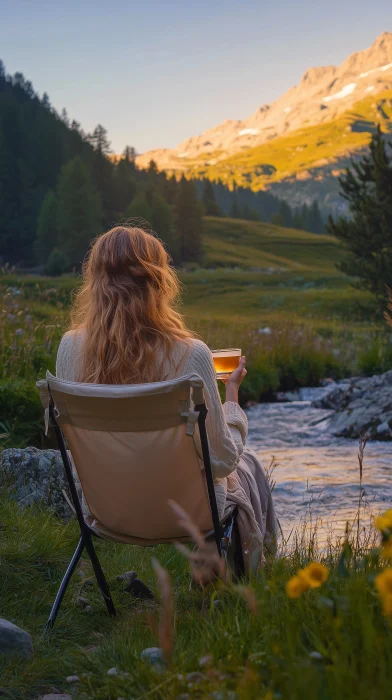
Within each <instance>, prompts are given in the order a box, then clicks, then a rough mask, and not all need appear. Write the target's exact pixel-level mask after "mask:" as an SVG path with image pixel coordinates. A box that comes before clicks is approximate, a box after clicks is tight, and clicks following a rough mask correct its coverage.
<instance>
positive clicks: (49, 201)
mask: <svg viewBox="0 0 392 700" xmlns="http://www.w3.org/2000/svg"><path fill="white" fill-rule="evenodd" d="M57 206H58V204H57V197H56V195H55V193H54V192H53V190H48V192H47V193H46V195H45V199H44V201H43V202H42V206H41V210H40V213H39V215H38V222H37V238H36V240H35V245H34V248H35V256H36V260H37V262H38V263H43V262H46V261H47V260H48V258H49V255H50V253H51V252H52V250H53V249H54V248H55V247H56V246H57Z"/></svg>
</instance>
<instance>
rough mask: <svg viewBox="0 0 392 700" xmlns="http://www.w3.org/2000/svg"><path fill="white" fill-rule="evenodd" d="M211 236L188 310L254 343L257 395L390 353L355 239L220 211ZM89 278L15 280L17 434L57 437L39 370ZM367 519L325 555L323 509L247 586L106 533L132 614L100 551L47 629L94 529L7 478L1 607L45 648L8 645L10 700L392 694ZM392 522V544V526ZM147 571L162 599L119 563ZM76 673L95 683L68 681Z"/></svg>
mask: <svg viewBox="0 0 392 700" xmlns="http://www.w3.org/2000/svg"><path fill="white" fill-rule="evenodd" d="M204 245H205V259H204V264H203V267H201V268H193V267H191V268H189V269H183V270H181V271H180V277H181V281H182V283H183V300H182V301H183V306H182V310H183V312H184V314H185V317H186V320H187V322H188V324H189V326H191V327H192V328H193V329H195V330H196V331H197V332H198V333H199V334H200V335H201V336H202V337H203V338H204V339H205V340H206V342H207V343H208V344H209V345H210V346H211V347H225V346H241V347H242V349H243V351H244V352H245V353H246V355H247V357H248V376H247V378H246V382H245V384H244V387H243V390H242V395H241V400H242V402H243V403H245V402H246V401H249V400H256V401H257V400H259V399H260V398H268V397H271V395H272V393H273V392H274V391H276V390H277V389H290V388H293V387H295V386H301V385H309V384H317V383H318V382H319V381H320V380H321V379H322V378H324V377H326V376H335V377H339V376H343V375H345V374H349V373H352V372H363V373H372V372H374V371H382V370H383V369H386V368H387V367H389V366H390V362H391V343H390V336H389V335H388V333H387V331H386V330H385V324H384V322H383V319H382V316H380V315H379V314H378V313H377V309H376V307H375V306H374V303H373V301H372V299H371V298H370V296H369V295H368V294H367V293H364V292H363V291H361V290H358V289H354V288H353V287H351V286H350V283H349V280H347V279H346V278H345V277H343V276H342V275H341V274H340V273H339V271H338V270H337V269H336V263H337V262H338V261H339V259H340V257H341V251H340V249H339V247H338V245H337V244H336V242H335V241H334V239H332V238H331V237H329V236H314V235H312V234H306V233H304V232H302V231H301V232H300V231H291V230H288V229H280V228H278V227H276V226H272V225H269V224H259V223H252V222H241V221H234V220H232V221H231V220H227V219H224V220H223V219H212V218H211V219H206V220H205V230H204ZM78 283H79V280H78V278H77V277H76V276H63V277H60V278H48V277H37V276H32V275H30V276H29V275H21V274H15V273H13V274H11V273H10V271H9V270H8V269H3V271H2V274H1V275H0V297H1V299H2V308H1V316H0V341H1V344H0V347H1V350H0V434H1V437H0V445H2V446H3V447H10V446H17V445H19V446H24V445H27V444H35V445H38V446H43V445H44V444H46V445H50V444H53V443H50V441H49V442H46V443H44V442H43V434H42V433H43V431H42V409H41V405H40V402H39V399H38V395H37V392H36V389H35V381H36V380H37V379H38V378H40V377H42V376H43V375H44V373H45V371H46V369H50V370H51V371H52V372H53V371H54V369H55V355H56V349H57V345H58V342H59V339H60V337H61V335H62V333H63V331H64V329H65V328H66V326H67V323H68V314H69V307H70V302H71V299H72V294H73V291H74V289H75V287H76V286H77V285H78ZM388 363H389V364H388ZM0 449H1V447H0ZM2 476H4V475H2ZM360 516H361V499H359V513H358V518H357V520H356V521H355V522H354V523H351V524H350V525H349V526H348V529H347V538H346V541H345V542H342V541H341V542H333V541H331V542H330V543H329V544H328V546H327V547H325V548H324V549H323V550H322V551H319V550H318V548H317V522H313V521H312V518H311V514H310V519H309V521H308V522H306V523H302V526H301V528H300V529H299V531H297V532H294V533H291V535H290V537H288V534H289V533H285V535H286V537H287V538H288V539H289V542H287V543H285V541H282V542H281V551H280V556H279V557H278V558H275V559H267V561H266V564H265V566H264V568H263V569H262V571H261V572H260V573H259V574H258V575H257V576H256V577H255V578H253V579H251V580H250V581H249V582H242V583H241V584H240V585H238V584H237V583H235V582H230V581H226V580H216V581H215V582H214V583H212V584H210V586H209V587H208V588H207V589H206V590H204V591H202V590H198V589H195V588H190V585H189V584H190V572H189V566H188V562H187V560H186V559H184V558H183V556H182V555H181V554H180V553H179V552H178V551H177V550H176V549H175V548H173V547H163V546H160V547H155V548H154V549H153V551H152V553H151V552H150V551H148V550H147V551H146V550H143V549H140V548H136V547H132V548H131V547H125V546H122V545H115V546H114V545H109V544H105V543H98V545H97V547H98V548H99V555H100V559H101V561H102V564H103V567H104V570H105V573H106V574H107V578H108V581H109V584H110V586H111V589H112V593H113V597H114V601H115V604H116V607H117V609H118V616H117V618H116V619H115V620H111V619H109V618H108V616H107V614H106V610H105V608H104V605H103V601H102V599H101V597H100V594H99V592H98V590H97V586H96V584H95V583H93V579H92V570H91V567H90V565H89V563H88V562H87V561H86V560H83V561H82V562H81V564H80V566H79V568H78V571H77V572H76V575H75V576H74V579H73V581H72V583H71V586H70V588H69V590H68V592H67V594H66V598H65V600H64V603H63V606H62V609H61V612H60V615H59V618H58V621H57V623H56V626H55V628H54V630H53V632H52V633H51V634H50V635H47V634H45V633H44V624H45V621H46V619H47V616H48V613H49V609H50V605H51V603H52V601H53V599H54V596H55V593H56V591H57V587H58V584H59V581H60V578H61V576H62V575H63V573H64V570H65V567H66V565H67V563H68V561H69V559H70V557H71V555H72V553H73V550H74V548H75V544H76V541H77V537H78V533H77V527H76V524H75V522H74V521H70V522H66V523H65V522H63V521H61V520H60V519H58V518H56V517H54V516H53V515H51V514H50V513H49V512H48V511H47V510H45V508H44V506H43V507H42V508H41V509H40V508H34V509H29V510H26V509H25V510H20V509H19V508H18V507H17V506H16V504H15V503H13V502H11V501H10V500H9V497H8V496H7V495H6V494H5V492H4V491H3V493H2V495H1V499H0V600H1V615H2V616H3V617H5V618H6V619H9V620H12V621H14V622H15V623H16V624H18V625H20V626H21V627H23V628H24V629H26V630H28V631H29V632H30V633H31V634H32V637H33V642H34V647H35V654H34V657H33V658H32V659H31V660H29V661H26V660H21V659H19V658H17V657H14V658H11V657H5V656H0V695H1V696H2V697H3V696H4V697H6V698H9V699H10V700H22V699H23V698H26V699H31V700H33V699H37V698H39V697H41V696H42V695H43V694H44V693H48V692H54V691H62V692H71V694H72V695H73V697H75V698H76V699H79V698H80V699H82V698H83V699H84V700H121V699H126V700H131V698H133V699H136V698H145V697H146V698H154V699H155V698H157V699H162V700H163V699H166V698H173V699H175V698H176V699H177V700H181V699H182V700H187V699H188V698H215V700H226V699H227V700H236V699H237V698H238V699H239V700H241V699H242V698H244V699H245V698H250V699H252V698H255V699H256V698H257V699H259V698H264V699H265V700H273V699H274V698H276V699H277V700H278V699H279V698H283V699H285V698H290V699H293V700H297V699H298V700H302V698H303V697H306V698H309V699H310V700H312V699H315V700H316V698H317V699H319V698H325V700H329V699H330V698H331V699H332V698H333V699H334V700H346V699H351V698H354V697H355V698H356V699H358V700H368V699H369V698H372V699H373V700H378V698H380V699H381V698H383V699H384V698H386V697H389V695H390V669H391V666H392V627H391V623H390V612H391V611H392V602H391V601H392V584H390V578H391V577H392V571H391V570H389V569H386V566H387V563H388V559H386V558H385V557H384V558H382V557H381V550H380V544H381V539H380V535H378V534H377V533H376V530H374V529H372V530H371V531H370V532H369V530H366V532H365V531H364V530H363V529H362V525H361V517H360ZM391 525H392V524H391V523H387V530H386V533H385V532H384V540H385V541H387V537H389V536H392V530H391V529H388V528H390V527H391ZM152 554H153V556H154V557H155V558H156V559H157V560H158V561H159V562H160V564H161V565H162V566H163V567H164V568H165V569H166V570H167V571H168V573H169V576H170V580H171V587H172V596H173V600H172V603H170V600H168V596H167V593H165V594H162V590H161V589H160V586H159V583H158V582H157V579H156V575H155V573H154V569H153V566H152V558H151V556H152ZM386 554H388V552H387V550H386V549H384V555H385V556H386ZM311 562H316V564H317V563H318V564H322V566H321V568H320V567H318V568H317V566H316V567H313V568H315V571H316V574H317V572H318V574H320V576H321V578H320V577H319V578H317V576H316V578H312V579H310V578H306V576H307V574H306V572H307V571H309V570H308V569H306V567H307V566H308V565H309V563H311ZM324 567H325V568H324ZM304 568H305V573H302V574H300V575H299V578H298V575H297V572H298V570H303V569H304ZM131 569H133V570H136V571H137V573H138V575H139V576H140V578H141V579H142V580H143V581H144V582H145V583H146V584H147V585H148V586H150V587H151V589H152V590H153V591H154V593H155V594H156V598H157V600H156V602H146V601H140V600H137V599H135V598H133V597H131V596H130V595H129V594H128V593H126V592H124V590H123V589H124V583H122V582H119V581H118V580H117V579H116V576H118V575H119V574H122V573H123V572H125V571H129V570H131ZM384 569H385V570H386V571H387V573H386V574H384V577H381V578H379V576H380V573H382V572H383V571H384ZM388 571H390V573H388ZM301 577H302V578H301ZM304 577H305V578H304ZM324 579H325V580H324ZM290 581H291V583H289V582H290ZM304 581H305V584H304ZM295 596H298V597H295ZM80 598H82V599H87V603H88V605H87V604H86V602H84V604H82V605H81V604H80V600H79V599H80ZM160 598H162V600H161V603H160V602H159V601H160ZM84 605H87V607H83V606H84ZM388 606H389V607H388ZM159 619H161V622H163V623H164V624H163V626H161V629H165V630H166V632H165V636H164V638H163V637H162V633H159V625H158V620H159ZM157 630H158V631H157ZM151 646H161V647H162V646H164V647H165V649H166V662H165V664H164V665H162V664H161V665H151V664H150V663H148V662H146V661H145V660H143V659H142V658H141V657H140V652H141V651H142V650H143V649H145V648H146V647H151ZM111 669H112V670H111ZM113 669H115V670H114V671H113ZM108 671H110V673H108ZM69 676H77V679H78V680H75V679H74V682H68V681H67V680H66V678H67V677H69Z"/></svg>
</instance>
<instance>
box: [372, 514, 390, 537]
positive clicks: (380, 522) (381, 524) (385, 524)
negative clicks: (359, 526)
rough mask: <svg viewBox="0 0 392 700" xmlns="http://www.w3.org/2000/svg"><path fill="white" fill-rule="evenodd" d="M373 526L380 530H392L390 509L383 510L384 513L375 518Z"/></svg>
mask: <svg viewBox="0 0 392 700" xmlns="http://www.w3.org/2000/svg"><path fill="white" fill-rule="evenodd" d="M374 527H375V528H377V530H380V532H384V531H385V530H392V509H391V510H387V511H385V513H383V514H382V515H379V516H378V517H377V518H375V520H374Z"/></svg>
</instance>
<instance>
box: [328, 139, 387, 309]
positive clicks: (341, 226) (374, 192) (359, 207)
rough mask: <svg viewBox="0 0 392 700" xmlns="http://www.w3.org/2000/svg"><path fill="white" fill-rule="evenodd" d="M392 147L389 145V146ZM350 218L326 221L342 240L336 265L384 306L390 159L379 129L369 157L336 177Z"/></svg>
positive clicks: (329, 228) (356, 284) (385, 295)
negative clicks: (343, 254) (340, 257)
mask: <svg viewBox="0 0 392 700" xmlns="http://www.w3.org/2000/svg"><path fill="white" fill-rule="evenodd" d="M391 146H392V144H389V147H391ZM339 184H340V190H341V195H342V197H344V199H346V200H347V202H348V204H349V211H350V215H351V216H350V217H347V218H344V217H342V218H340V219H337V220H334V219H333V218H332V217H330V218H329V222H328V231H329V233H332V234H333V235H335V236H336V237H337V238H338V239H339V240H340V241H342V243H343V245H344V248H345V250H346V257H345V259H344V260H343V262H342V263H341V264H340V265H339V267H340V269H341V270H342V271H343V272H345V273H346V274H347V275H350V276H352V277H354V278H357V280H359V282H358V281H357V282H356V283H355V286H358V285H360V286H361V288H362V289H368V290H369V291H370V292H372V293H373V294H375V295H376V297H377V298H378V299H379V300H380V303H381V304H383V305H385V302H386V298H387V287H389V288H391V287H392V156H391V153H390V151H388V148H387V144H386V142H385V141H384V139H383V137H382V133H381V129H380V128H378V130H377V133H376V134H374V135H373V136H372V139H371V142H370V153H369V155H365V156H363V158H361V160H360V161H359V162H357V163H353V164H352V166H351V168H348V169H347V172H346V174H345V175H344V176H343V177H341V178H339Z"/></svg>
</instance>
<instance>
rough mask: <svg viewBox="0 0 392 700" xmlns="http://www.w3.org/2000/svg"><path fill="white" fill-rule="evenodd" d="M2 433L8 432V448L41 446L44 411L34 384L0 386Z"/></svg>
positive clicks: (16, 383) (13, 382)
mask: <svg viewBox="0 0 392 700" xmlns="http://www.w3.org/2000/svg"><path fill="white" fill-rule="evenodd" d="M0 419H1V422H0V433H6V435H7V437H6V440H5V444H4V446H5V447H8V446H10V447H24V446H25V445H36V446H41V445H42V439H43V433H44V421H43V408H42V405H41V401H40V398H39V394H38V390H37V389H36V387H35V386H34V384H33V383H32V382H29V381H26V380H23V379H17V380H15V379H13V380H12V381H9V380H8V381H3V382H1V383H0Z"/></svg>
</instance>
